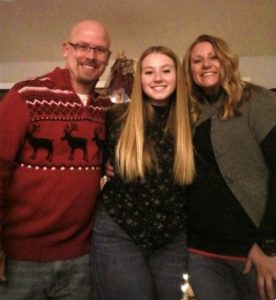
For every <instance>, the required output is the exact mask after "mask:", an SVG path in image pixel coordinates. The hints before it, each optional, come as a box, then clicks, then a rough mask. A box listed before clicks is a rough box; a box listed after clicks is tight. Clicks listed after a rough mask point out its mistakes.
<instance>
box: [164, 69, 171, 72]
mask: <svg viewBox="0 0 276 300" xmlns="http://www.w3.org/2000/svg"><path fill="white" fill-rule="evenodd" d="M163 72H164V73H171V70H170V69H165V70H163Z"/></svg>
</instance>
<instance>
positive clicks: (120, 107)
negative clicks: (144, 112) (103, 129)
mask: <svg viewBox="0 0 276 300" xmlns="http://www.w3.org/2000/svg"><path fill="white" fill-rule="evenodd" d="M128 106H129V104H128V103H120V104H113V105H112V106H110V108H109V109H108V111H107V113H106V118H107V120H109V121H112V122H117V121H118V122H120V121H121V120H122V119H123V118H124V116H125V114H126V111H127V109H128Z"/></svg>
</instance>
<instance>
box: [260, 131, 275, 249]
mask: <svg viewBox="0 0 276 300" xmlns="http://www.w3.org/2000/svg"><path fill="white" fill-rule="evenodd" d="M261 149H262V151H263V154H264V158H265V161H266V163H267V166H268V169H269V182H268V184H269V187H268V199H267V203H266V210H265V213H264V216H263V219H262V222H261V226H260V230H259V236H258V241H259V244H260V245H261V244H262V242H263V241H265V240H268V239H274V240H276V126H275V127H274V128H273V129H272V130H271V131H270V132H269V133H268V134H267V136H266V137H265V138H264V140H263V141H262V143H261Z"/></svg>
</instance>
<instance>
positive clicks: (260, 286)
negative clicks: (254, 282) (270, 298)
mask: <svg viewBox="0 0 276 300" xmlns="http://www.w3.org/2000/svg"><path fill="white" fill-rule="evenodd" d="M258 290H259V296H260V300H266V294H265V281H264V277H262V276H258Z"/></svg>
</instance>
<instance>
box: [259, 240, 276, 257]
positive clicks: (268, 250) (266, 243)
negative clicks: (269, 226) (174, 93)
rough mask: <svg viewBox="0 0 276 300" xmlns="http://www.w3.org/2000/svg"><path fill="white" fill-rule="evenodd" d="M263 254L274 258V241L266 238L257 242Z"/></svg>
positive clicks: (275, 245)
mask: <svg viewBox="0 0 276 300" xmlns="http://www.w3.org/2000/svg"><path fill="white" fill-rule="evenodd" d="M257 244H258V245H259V246H260V248H261V249H262V250H263V252H264V253H265V254H266V255H268V256H276V239H274V238H266V239H262V240H260V241H258V242H257Z"/></svg>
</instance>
